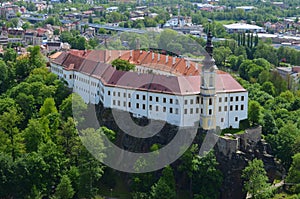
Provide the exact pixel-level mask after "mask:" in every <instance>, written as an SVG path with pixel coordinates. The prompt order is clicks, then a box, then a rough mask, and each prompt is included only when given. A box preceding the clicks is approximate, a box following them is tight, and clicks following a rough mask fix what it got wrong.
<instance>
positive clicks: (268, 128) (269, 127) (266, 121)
mask: <svg viewBox="0 0 300 199" xmlns="http://www.w3.org/2000/svg"><path fill="white" fill-rule="evenodd" d="M262 129H263V133H265V134H276V133H277V131H278V129H277V127H276V122H275V119H274V117H273V115H272V113H270V112H269V111H266V112H265V113H264V116H263V127H262Z"/></svg>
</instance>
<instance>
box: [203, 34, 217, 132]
mask: <svg viewBox="0 0 300 199" xmlns="http://www.w3.org/2000/svg"><path fill="white" fill-rule="evenodd" d="M205 50H206V51H207V54H206V55H205V58H204V60H203V66H202V71H201V87H200V105H201V112H200V125H201V126H202V128H203V129H205V130H210V129H215V128H216V107H215V104H216V70H217V66H216V65H215V60H214V59H213V57H212V55H213V44H212V33H211V31H210V30H209V32H208V34H207V43H206V47H205Z"/></svg>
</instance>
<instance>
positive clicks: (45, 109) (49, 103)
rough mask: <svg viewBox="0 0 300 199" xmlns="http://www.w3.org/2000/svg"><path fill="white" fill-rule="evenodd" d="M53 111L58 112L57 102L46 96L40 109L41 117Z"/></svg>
mask: <svg viewBox="0 0 300 199" xmlns="http://www.w3.org/2000/svg"><path fill="white" fill-rule="evenodd" d="M52 113H57V109H56V107H55V102H54V99H53V98H46V99H45V101H44V104H43V106H42V107H41V109H40V112H39V115H40V116H41V117H43V116H47V115H49V114H52Z"/></svg>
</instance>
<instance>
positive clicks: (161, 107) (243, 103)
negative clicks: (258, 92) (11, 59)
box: [51, 59, 248, 129]
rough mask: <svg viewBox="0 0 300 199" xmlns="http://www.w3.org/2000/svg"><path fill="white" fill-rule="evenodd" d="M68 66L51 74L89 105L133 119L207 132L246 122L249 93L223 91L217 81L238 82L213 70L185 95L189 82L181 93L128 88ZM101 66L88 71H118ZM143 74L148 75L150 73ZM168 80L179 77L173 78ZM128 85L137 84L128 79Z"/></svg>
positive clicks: (205, 69) (54, 66)
mask: <svg viewBox="0 0 300 199" xmlns="http://www.w3.org/2000/svg"><path fill="white" fill-rule="evenodd" d="M84 62H85V61H84ZM205 63H206V62H204V64H205ZM207 63H210V64H214V61H213V59H212V60H208V61H207ZM68 64H69V65H67V66H66V65H64V64H62V65H64V66H61V65H59V64H57V63H54V62H51V72H53V73H55V74H57V75H58V77H59V78H60V79H64V80H65V81H66V82H67V84H68V87H69V88H72V89H73V92H75V93H77V94H79V95H80V96H81V97H82V98H83V100H84V102H86V103H91V104H98V103H102V104H103V106H104V107H105V108H112V109H117V110H122V111H127V112H130V113H132V114H133V116H134V117H147V118H149V119H155V120H162V121H166V122H168V123H170V124H173V125H177V126H181V127H186V126H193V125H195V123H198V122H200V125H201V126H202V127H203V128H204V129H211V128H216V127H220V128H221V129H224V128H229V127H233V128H239V122H240V121H241V120H244V119H247V112H248V92H247V91H246V90H245V89H240V88H242V87H241V86H240V85H239V84H238V83H237V82H236V83H235V84H238V85H239V87H238V88H237V87H235V88H230V87H229V86H231V85H232V82H227V85H225V83H226V82H224V83H223V87H222V88H220V85H219V83H216V79H218V81H226V80H228V78H229V81H235V80H233V78H232V77H231V76H230V75H229V74H226V75H225V76H224V77H223V76H222V75H218V74H217V72H216V69H214V70H211V67H203V69H202V75H201V77H202V80H201V81H200V76H199V79H198V78H197V77H195V76H194V80H195V79H198V80H197V81H191V82H192V84H194V85H195V82H196V84H199V82H201V85H200V84H199V86H196V88H198V89H196V90H194V91H192V90H190V91H188V92H186V91H187V90H188V89H189V88H188V87H189V86H188V84H189V83H191V82H189V81H187V80H185V81H186V82H180V80H178V82H176V83H178V84H180V85H179V87H180V89H181V90H180V91H181V92H180V93H179V92H168V91H165V92H164V91H162V90H161V91H159V90H155V89H154V90H153V89H152V90H151V89H146V88H134V87H132V86H127V83H126V85H124V84H116V82H115V83H112V82H109V81H108V80H107V79H105V78H106V77H107V76H105V75H106V74H105V72H103V73H102V75H103V76H102V77H99V76H95V74H93V73H90V74H89V72H87V73H85V72H82V70H81V68H82V67H87V68H88V67H89V66H88V65H87V64H86V63H84V64H86V65H84V64H82V66H80V67H79V68H80V69H78V65H77V69H74V64H73V63H71V64H70V63H68ZM101 64H103V63H100V62H97V63H95V64H94V67H95V68H92V67H90V68H89V71H94V70H96V68H97V67H102V68H105V67H107V68H106V69H103V71H104V70H110V71H111V73H114V71H116V70H115V69H113V68H112V66H103V65H102V66H101ZM213 66H214V65H213ZM138 70H147V67H144V66H138ZM140 72H141V73H148V71H140ZM131 73H133V72H131ZM160 75H165V72H164V71H162V74H160ZM169 75H170V74H169ZM223 75H224V74H223ZM154 76H155V75H153V77H152V78H154ZM189 77H191V76H187V77H186V78H185V79H188V78H189ZM103 78H104V79H103ZM161 78H162V77H161ZM169 78H177V77H174V76H172V77H169ZM191 78H192V77H191ZM223 79H224V80H223ZM114 81H115V80H114ZM127 81H136V80H135V79H129V80H127ZM146 81H147V80H145V83H146ZM197 82H198V83H197ZM129 83H130V82H128V85H129ZM228 85H229V86H228ZM164 86H167V85H164ZM184 86H187V87H186V88H185V87H184ZM200 87H201V88H200Z"/></svg>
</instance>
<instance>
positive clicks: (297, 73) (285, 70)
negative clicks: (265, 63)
mask: <svg viewBox="0 0 300 199" xmlns="http://www.w3.org/2000/svg"><path fill="white" fill-rule="evenodd" d="M276 70H277V72H278V74H279V75H280V76H281V77H282V78H283V79H284V80H286V81H287V83H288V88H289V89H292V90H298V89H299V78H300V66H293V67H277V68H276Z"/></svg>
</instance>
